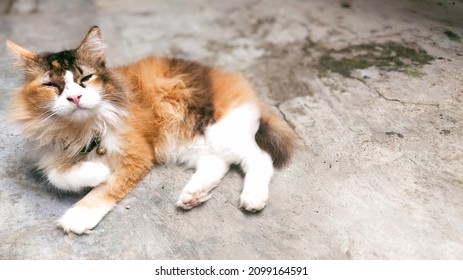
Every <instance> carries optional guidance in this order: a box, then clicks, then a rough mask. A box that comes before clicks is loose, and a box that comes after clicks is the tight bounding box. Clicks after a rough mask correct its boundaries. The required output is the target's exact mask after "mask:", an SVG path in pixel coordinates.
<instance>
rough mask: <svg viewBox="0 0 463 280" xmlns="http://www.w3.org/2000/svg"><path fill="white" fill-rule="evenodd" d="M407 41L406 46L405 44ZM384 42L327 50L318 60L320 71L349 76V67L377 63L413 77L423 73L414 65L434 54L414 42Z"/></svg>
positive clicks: (426, 60) (387, 68)
mask: <svg viewBox="0 0 463 280" xmlns="http://www.w3.org/2000/svg"><path fill="white" fill-rule="evenodd" d="M407 45H408V46H407ZM407 45H405V44H400V43H396V42H387V43H384V44H361V45H355V46H349V47H346V48H344V49H340V50H327V51H326V52H325V53H324V54H323V55H322V56H321V57H320V60H319V63H318V66H319V70H320V73H321V74H322V75H323V74H326V73H327V72H334V73H339V74H341V75H343V76H345V77H352V76H351V75H352V71H354V70H357V69H365V68H368V67H371V66H376V67H378V68H380V69H383V70H388V71H400V72H404V73H405V74H407V75H410V76H413V77H421V76H422V75H423V73H421V72H419V71H418V69H417V68H419V67H421V66H422V65H424V64H427V63H429V62H430V61H432V60H433V59H434V58H433V57H432V56H430V55H429V54H428V53H427V52H426V51H425V50H423V49H422V48H420V47H418V46H416V45H413V44H407Z"/></svg>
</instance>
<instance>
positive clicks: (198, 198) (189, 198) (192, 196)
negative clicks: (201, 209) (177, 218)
mask: <svg viewBox="0 0 463 280" xmlns="http://www.w3.org/2000/svg"><path fill="white" fill-rule="evenodd" d="M209 198H211V195H210V194H208V193H207V192H205V191H200V190H198V191H195V192H193V193H192V192H186V191H183V192H182V194H181V195H180V197H179V199H178V201H177V203H176V205H177V207H179V208H182V209H183V210H190V209H191V208H193V207H195V206H197V205H199V204H201V203H203V202H205V201H206V200H208V199H209Z"/></svg>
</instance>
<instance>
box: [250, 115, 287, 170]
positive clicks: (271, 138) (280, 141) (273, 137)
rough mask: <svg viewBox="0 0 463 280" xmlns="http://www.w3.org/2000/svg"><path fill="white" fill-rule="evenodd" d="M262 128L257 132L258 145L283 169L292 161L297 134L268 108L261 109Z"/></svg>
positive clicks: (275, 165) (274, 163)
mask: <svg viewBox="0 0 463 280" xmlns="http://www.w3.org/2000/svg"><path fill="white" fill-rule="evenodd" d="M261 110H262V111H261V117H260V126H259V129H258V130H257V132H256V142H257V145H258V146H259V147H260V148H261V149H262V150H264V151H266V152H267V153H268V154H269V155H270V157H271V158H272V160H273V166H274V167H276V168H281V167H283V166H284V165H285V164H287V163H288V161H289V160H290V158H291V156H292V154H293V152H294V148H295V134H294V131H293V130H292V129H291V127H289V125H288V124H287V123H286V122H284V121H283V120H281V119H280V118H279V117H277V116H276V115H274V114H273V113H271V112H270V111H269V110H268V109H266V108H261Z"/></svg>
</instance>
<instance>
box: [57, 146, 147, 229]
mask: <svg viewBox="0 0 463 280" xmlns="http://www.w3.org/2000/svg"><path fill="white" fill-rule="evenodd" d="M128 150H129V151H134V150H137V149H128ZM152 161H153V158H152V156H151V151H150V150H149V146H147V147H146V149H140V148H139V149H138V151H137V153H136V154H133V153H130V154H129V152H126V153H125V154H124V157H120V158H118V159H117V164H116V168H115V170H114V172H113V173H112V174H111V176H110V177H109V179H108V180H107V181H106V182H104V183H103V184H100V185H99V186H97V187H96V188H94V189H92V190H91V191H90V192H89V193H88V194H87V195H86V196H85V197H84V198H82V199H81V200H80V201H78V202H77V203H76V204H75V205H74V206H73V207H72V208H71V209H69V210H67V211H66V213H65V214H64V215H63V216H62V217H61V219H59V220H58V226H59V227H61V228H63V229H64V231H65V232H74V233H76V234H82V233H89V232H90V230H91V229H92V228H94V227H95V226H96V225H97V224H98V223H99V222H100V220H101V219H103V217H104V216H105V215H106V214H107V213H108V212H109V211H111V209H112V208H113V207H114V206H115V205H116V203H117V202H118V201H119V200H121V199H122V198H124V197H125V196H126V195H127V194H128V193H129V192H130V191H131V190H132V189H133V188H134V187H135V186H136V184H137V183H138V182H139V181H140V180H141V179H142V178H143V177H144V176H145V175H146V174H147V173H148V172H149V171H150V169H151V167H152V165H153V163H152Z"/></svg>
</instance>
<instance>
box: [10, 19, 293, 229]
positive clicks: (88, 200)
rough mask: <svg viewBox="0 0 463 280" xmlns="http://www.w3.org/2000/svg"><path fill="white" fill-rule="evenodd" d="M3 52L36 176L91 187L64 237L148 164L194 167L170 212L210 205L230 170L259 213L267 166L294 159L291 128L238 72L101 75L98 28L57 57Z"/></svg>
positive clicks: (155, 60)
mask: <svg viewBox="0 0 463 280" xmlns="http://www.w3.org/2000/svg"><path fill="white" fill-rule="evenodd" d="M7 45H8V47H9V48H10V49H11V50H12V51H13V53H15V54H16V55H17V56H18V57H19V58H20V59H19V60H18V61H19V62H20V64H21V67H22V69H23V71H24V77H25V81H24V84H23V85H22V86H21V87H20V88H19V89H18V90H17V92H16V93H15V95H14V97H13V99H12V103H11V116H12V118H13V119H14V120H15V121H16V123H18V124H19V128H20V129H21V131H22V133H23V135H24V136H25V137H26V138H27V139H28V141H30V142H31V143H32V144H33V145H34V146H35V149H34V151H35V154H36V155H37V160H38V161H37V167H38V169H39V170H41V172H43V174H44V176H45V177H46V178H47V180H48V182H49V183H50V184H51V185H53V186H54V187H55V188H58V189H61V190H65V191H71V192H79V191H81V190H82V189H84V188H88V187H92V190H91V191H90V192H89V193H88V194H87V195H85V196H84V197H83V198H82V199H81V200H80V201H79V202H77V203H76V204H75V205H74V206H73V207H72V208H71V209H69V210H68V211H66V213H65V214H64V215H63V216H62V217H61V218H60V219H59V220H58V225H59V226H60V227H61V228H62V229H63V230H64V231H65V232H74V233H76V234H82V233H89V232H90V230H91V229H92V228H94V227H95V226H96V225H97V224H98V223H99V222H100V220H101V219H102V218H103V217H104V216H105V215H106V214H107V213H108V212H109V211H110V210H111V209H112V208H113V207H114V206H115V204H116V203H117V202H118V201H119V200H121V199H122V198H124V197H125V196H126V195H127V193H128V192H129V191H130V190H132V189H133V188H134V187H135V186H136V184H137V183H138V182H139V181H140V180H141V179H142V178H143V177H144V176H145V175H146V174H147V173H148V172H149V171H150V169H151V168H152V167H153V165H155V164H162V163H166V162H168V161H176V162H180V163H184V164H186V165H187V166H190V167H192V168H195V173H194V175H193V176H192V178H191V180H190V181H189V182H188V183H187V184H186V186H185V187H184V189H183V191H182V192H181V194H180V196H179V199H178V202H177V206H178V207H180V208H182V209H191V208H193V207H194V206H196V205H198V204H200V203H202V202H204V201H206V200H207V199H209V198H210V191H211V190H212V189H213V188H214V187H216V186H217V184H218V183H219V182H220V180H221V178H222V177H223V176H224V175H225V174H226V173H227V172H228V170H229V167H230V165H232V164H238V165H240V166H241V168H242V169H243V171H244V173H245V178H244V187H243V191H242V194H241V197H240V208H243V209H245V210H247V211H251V212H255V211H260V210H262V209H263V208H264V207H265V204H266V201H267V199H268V193H269V190H268V185H269V182H270V179H271V176H272V175H273V172H274V167H277V168H278V167H282V166H283V165H284V164H285V163H287V162H288V160H289V159H290V156H291V154H292V152H293V147H294V144H293V143H294V134H293V131H292V130H291V128H290V127H289V126H288V125H287V124H286V123H285V122H283V121H282V120H280V119H279V118H278V117H277V116H275V115H274V114H272V113H271V112H270V111H269V110H268V109H267V108H266V107H265V106H264V105H263V104H262V103H261V102H260V101H259V100H258V99H257V97H256V95H255V93H254V91H253V89H252V88H251V87H250V85H249V84H248V82H247V81H246V80H245V79H244V78H243V77H242V76H240V75H239V74H237V73H228V72H224V71H222V70H219V69H215V68H211V67H208V66H205V65H202V64H199V63H197V62H192V61H186V60H182V59H169V58H163V57H147V58H145V59H142V60H139V61H137V62H135V63H133V64H129V65H126V66H122V67H116V68H108V67H106V65H105V58H104V48H105V45H104V42H103V40H102V36H101V31H100V29H99V28H98V27H97V26H94V27H92V28H91V29H90V31H89V32H88V34H87V35H86V37H85V39H84V40H83V41H82V43H81V44H80V46H79V47H78V48H76V49H72V50H65V51H62V52H58V53H38V54H37V53H34V52H31V51H29V50H26V49H24V48H22V47H20V46H18V45H16V44H14V43H12V42H11V41H7ZM96 139H98V141H96Z"/></svg>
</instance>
